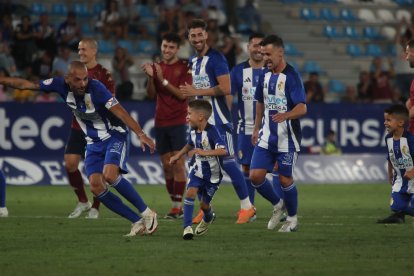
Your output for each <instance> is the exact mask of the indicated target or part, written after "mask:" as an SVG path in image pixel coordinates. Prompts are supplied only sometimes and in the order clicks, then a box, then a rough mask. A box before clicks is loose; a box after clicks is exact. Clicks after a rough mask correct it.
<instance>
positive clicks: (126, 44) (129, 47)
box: [117, 40, 135, 54]
mask: <svg viewBox="0 0 414 276" xmlns="http://www.w3.org/2000/svg"><path fill="white" fill-rule="evenodd" d="M117 46H119V47H122V48H125V49H127V50H128V53H130V54H133V53H134V52H135V49H134V46H133V45H132V42H131V40H118V41H117Z"/></svg>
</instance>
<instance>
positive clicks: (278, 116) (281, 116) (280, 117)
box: [272, 112, 288, 123]
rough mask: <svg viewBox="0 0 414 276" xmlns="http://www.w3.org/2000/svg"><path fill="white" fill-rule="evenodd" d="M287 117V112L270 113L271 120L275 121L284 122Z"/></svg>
mask: <svg viewBox="0 0 414 276" xmlns="http://www.w3.org/2000/svg"><path fill="white" fill-rule="evenodd" d="M287 119H288V114H287V112H285V113H279V112H278V113H276V114H273V115H272V121H273V122H275V123H281V122H284V121H286V120H287Z"/></svg>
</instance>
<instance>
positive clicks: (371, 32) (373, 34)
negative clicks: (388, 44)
mask: <svg viewBox="0 0 414 276" xmlns="http://www.w3.org/2000/svg"><path fill="white" fill-rule="evenodd" d="M363 36H364V38H366V39H368V40H371V39H383V37H382V35H381V34H380V32H379V30H378V29H376V28H374V27H371V26H365V27H364V29H363Z"/></svg>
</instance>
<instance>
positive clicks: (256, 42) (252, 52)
mask: <svg viewBox="0 0 414 276" xmlns="http://www.w3.org/2000/svg"><path fill="white" fill-rule="evenodd" d="M262 40H263V38H259V37H254V38H252V40H250V42H249V44H247V51H248V53H249V57H250V59H251V60H253V61H254V62H261V61H263V55H262V52H261V51H260V42H262Z"/></svg>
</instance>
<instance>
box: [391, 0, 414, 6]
mask: <svg viewBox="0 0 414 276" xmlns="http://www.w3.org/2000/svg"><path fill="white" fill-rule="evenodd" d="M394 2H395V3H396V4H397V5H399V6H412V5H414V1H413V0H394Z"/></svg>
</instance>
